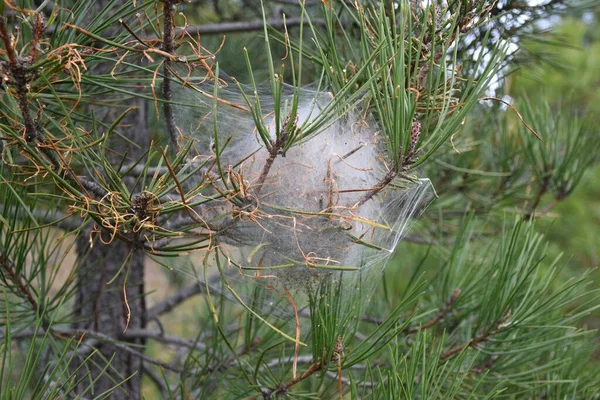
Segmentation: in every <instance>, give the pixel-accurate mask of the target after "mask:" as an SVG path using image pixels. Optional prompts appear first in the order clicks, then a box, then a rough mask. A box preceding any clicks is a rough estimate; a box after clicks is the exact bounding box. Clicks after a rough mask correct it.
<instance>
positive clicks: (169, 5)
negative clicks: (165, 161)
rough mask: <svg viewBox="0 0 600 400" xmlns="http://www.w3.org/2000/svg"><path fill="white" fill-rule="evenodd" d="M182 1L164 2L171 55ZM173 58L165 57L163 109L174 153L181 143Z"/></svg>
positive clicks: (165, 31)
mask: <svg viewBox="0 0 600 400" xmlns="http://www.w3.org/2000/svg"><path fill="white" fill-rule="evenodd" d="M178 3H181V0H166V1H165V2H164V13H163V20H164V27H163V51H164V52H165V53H167V54H169V55H173V54H174V53H175V44H174V43H173V40H174V36H175V29H174V24H175V16H174V15H173V11H174V8H175V5H176V4H178ZM172 61H173V60H172V59H171V58H170V57H165V59H164V64H163V76H164V78H163V83H162V94H163V98H164V100H165V102H164V103H163V111H164V113H165V120H166V124H167V133H168V134H169V144H170V146H171V149H173V152H174V153H177V152H178V151H179V143H178V142H177V127H176V126H175V117H174V115H173V107H172V105H171V100H172V98H173V92H172V89H171V64H172Z"/></svg>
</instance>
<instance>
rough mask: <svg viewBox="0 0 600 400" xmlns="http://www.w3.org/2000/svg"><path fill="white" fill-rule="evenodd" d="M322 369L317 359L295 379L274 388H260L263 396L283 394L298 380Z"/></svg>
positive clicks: (266, 397) (269, 396) (267, 397)
mask: <svg viewBox="0 0 600 400" xmlns="http://www.w3.org/2000/svg"><path fill="white" fill-rule="evenodd" d="M322 369H323V364H322V363H321V361H317V362H316V363H313V364H311V366H310V367H308V369H307V370H306V371H304V373H303V374H302V375H300V376H298V377H296V378H295V379H292V380H290V381H289V382H287V383H282V384H281V385H279V386H278V387H277V388H275V389H264V388H263V389H261V392H262V395H263V398H264V399H271V398H272V397H273V395H275V396H277V395H279V394H284V393H286V392H287V391H288V390H289V388H291V387H292V386H294V385H295V384H297V383H298V382H302V381H303V380H305V379H306V378H309V377H311V376H312V375H314V374H315V373H317V372H319V371H321V370H322Z"/></svg>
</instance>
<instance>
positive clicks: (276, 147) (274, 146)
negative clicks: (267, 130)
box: [256, 128, 287, 196]
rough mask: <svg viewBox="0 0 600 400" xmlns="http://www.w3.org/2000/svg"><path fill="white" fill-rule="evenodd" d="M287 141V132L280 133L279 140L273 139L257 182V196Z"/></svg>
mask: <svg viewBox="0 0 600 400" xmlns="http://www.w3.org/2000/svg"><path fill="white" fill-rule="evenodd" d="M284 129H285V128H284ZM286 141H287V134H286V133H285V132H282V133H281V134H279V136H278V137H277V140H275V141H271V145H270V146H269V148H268V150H269V158H267V161H265V165H264V166H263V169H262V172H261V173H260V176H259V177H258V181H257V183H256V195H257V196H258V195H259V194H260V191H261V190H262V187H263V185H264V183H265V181H266V180H267V176H268V175H269V171H271V167H272V166H273V163H274V162H275V159H276V158H277V156H278V155H279V154H280V152H281V150H282V149H283V147H284V146H285V145H286Z"/></svg>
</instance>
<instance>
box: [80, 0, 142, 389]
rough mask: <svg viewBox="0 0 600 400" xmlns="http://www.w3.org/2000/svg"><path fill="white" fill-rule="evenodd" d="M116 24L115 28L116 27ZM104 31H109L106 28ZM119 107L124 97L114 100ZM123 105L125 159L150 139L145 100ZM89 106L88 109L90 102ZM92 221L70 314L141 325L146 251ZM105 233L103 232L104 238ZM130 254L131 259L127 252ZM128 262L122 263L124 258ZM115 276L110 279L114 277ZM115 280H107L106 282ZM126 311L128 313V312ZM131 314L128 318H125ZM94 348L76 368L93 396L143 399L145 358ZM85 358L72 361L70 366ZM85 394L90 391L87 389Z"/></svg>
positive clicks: (137, 344)
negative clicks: (129, 108) (107, 394)
mask: <svg viewBox="0 0 600 400" xmlns="http://www.w3.org/2000/svg"><path fill="white" fill-rule="evenodd" d="M108 3H109V0H98V1H97V2H96V7H97V9H98V10H101V9H102V8H103V7H105V6H106V5H107V4H108ZM124 3H126V0H120V1H118V2H116V4H114V5H113V7H117V8H118V7H120V6H122V5H123V4H124ZM115 29H118V27H115ZM107 34H110V32H108V33H107ZM113 67H114V65H112V64H106V65H102V66H100V67H99V68H97V69H96V70H95V71H89V72H88V73H107V72H108V71H110V70H111V69H112V68H113ZM116 104H118V105H119V106H123V104H122V102H120V103H118V102H117V103H116ZM127 106H136V107H137V108H135V109H134V110H132V111H130V112H129V113H128V114H127V115H126V116H125V118H124V119H123V120H122V121H121V123H120V125H119V127H118V128H117V129H118V131H119V132H120V133H121V134H122V135H124V136H126V137H127V138H129V139H130V140H131V142H132V143H135V144H137V145H138V146H139V147H135V146H134V145H131V144H129V143H127V142H125V141H124V140H123V139H121V138H119V137H118V136H116V135H115V137H114V138H109V146H110V147H111V148H112V149H113V150H114V152H113V154H115V160H112V161H114V162H115V163H118V162H120V158H119V157H120V156H122V155H127V162H128V163H131V162H135V161H137V160H138V158H139V157H140V156H142V155H143V154H144V152H145V151H146V150H147V149H148V147H149V144H150V138H149V133H148V129H147V127H148V121H147V117H148V116H147V108H148V105H147V104H146V102H145V101H144V100H141V99H136V100H131V104H127ZM88 111H92V107H89V109H88ZM93 111H94V114H95V115H96V116H102V117H103V119H104V122H106V123H107V124H111V123H112V122H113V121H114V120H115V119H116V118H117V117H118V116H119V115H120V114H121V113H122V112H123V108H114V109H109V108H106V107H98V106H96V107H93ZM125 183H126V184H127V185H128V186H129V189H130V190H131V191H132V193H135V192H136V191H139V189H138V188H134V187H133V185H134V182H133V180H132V181H130V182H127V181H126V182H125ZM92 229H93V226H88V227H86V228H85V229H82V231H81V232H80V234H79V236H78V238H77V278H78V286H77V292H78V293H77V297H76V299H77V304H75V309H74V314H75V318H76V321H75V323H74V327H75V328H79V329H89V330H93V331H97V332H100V333H102V334H105V335H108V336H110V337H114V338H115V340H117V339H116V338H118V337H120V336H122V334H123V331H124V330H125V329H126V327H127V328H128V329H133V330H138V329H144V328H145V327H146V303H145V297H144V253H143V251H141V250H140V249H134V248H133V247H132V245H131V243H128V242H125V241H122V240H119V239H118V238H115V239H114V240H113V241H112V242H111V243H109V244H104V243H102V242H101V241H100V240H99V237H98V233H97V232H96V233H94V234H92V235H91V236H90V233H91V230H92ZM108 236H109V235H108V234H107V233H106V232H103V238H104V240H106V238H107V237H108ZM130 254H131V256H130V258H128V256H129V255H130ZM126 260H128V262H127V263H126V264H125V265H124V262H125V261H126ZM115 277H116V279H114V280H113V278H115ZM111 280H113V281H112V282H111V283H110V284H108V282H109V281H111ZM128 316H129V317H128ZM128 318H129V322H128ZM128 344H129V345H130V346H132V347H133V348H134V349H135V350H137V351H139V352H143V351H144V345H145V339H143V338H134V339H129V340H128ZM97 349H98V352H97V353H96V354H95V355H94V356H93V357H92V359H91V360H90V362H87V369H86V368H82V369H80V371H79V372H78V378H80V379H81V378H83V379H82V380H81V389H83V388H84V387H86V386H89V384H90V381H91V380H95V379H97V380H96V381H95V383H94V384H93V387H94V389H93V390H94V392H93V395H99V394H101V393H103V392H105V391H108V390H111V389H112V388H114V387H115V386H118V388H117V389H115V390H114V392H113V393H112V395H111V396H110V397H109V398H110V399H112V400H119V399H128V400H129V399H133V400H136V399H141V381H142V369H143V360H142V359H141V358H139V357H136V356H135V355H133V354H131V353H128V352H123V351H119V350H118V349H117V348H116V347H115V346H113V345H111V344H110V343H106V342H102V343H101V344H100V345H99V346H98V347H97ZM82 361H83V360H74V365H77V364H80V363H81V362H82ZM108 361H110V366H109V367H108V368H107V369H106V371H105V372H104V373H101V372H102V369H103V368H104V367H105V366H106V364H107V362H108ZM88 395H89V393H88Z"/></svg>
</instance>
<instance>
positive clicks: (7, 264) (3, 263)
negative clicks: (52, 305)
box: [0, 253, 39, 313]
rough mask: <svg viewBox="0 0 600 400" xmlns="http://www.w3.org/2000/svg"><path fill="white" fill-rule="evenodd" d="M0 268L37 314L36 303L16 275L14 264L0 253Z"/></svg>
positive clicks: (27, 287)
mask: <svg viewBox="0 0 600 400" xmlns="http://www.w3.org/2000/svg"><path fill="white" fill-rule="evenodd" d="M0 267H2V269H4V270H5V271H6V272H7V273H8V275H9V276H10V280H11V281H13V283H14V284H15V285H17V287H18V288H19V292H20V293H22V294H23V295H25V298H26V299H27V301H28V302H29V304H31V307H32V308H33V309H34V310H35V312H36V313H37V312H38V311H39V310H38V302H37V301H36V300H35V298H34V297H33V294H32V293H31V290H30V288H29V285H27V284H26V283H25V282H23V281H22V279H21V275H18V274H17V271H16V270H15V266H14V264H13V263H12V262H11V261H10V260H9V259H8V258H7V257H5V256H4V254H2V253H0Z"/></svg>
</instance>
